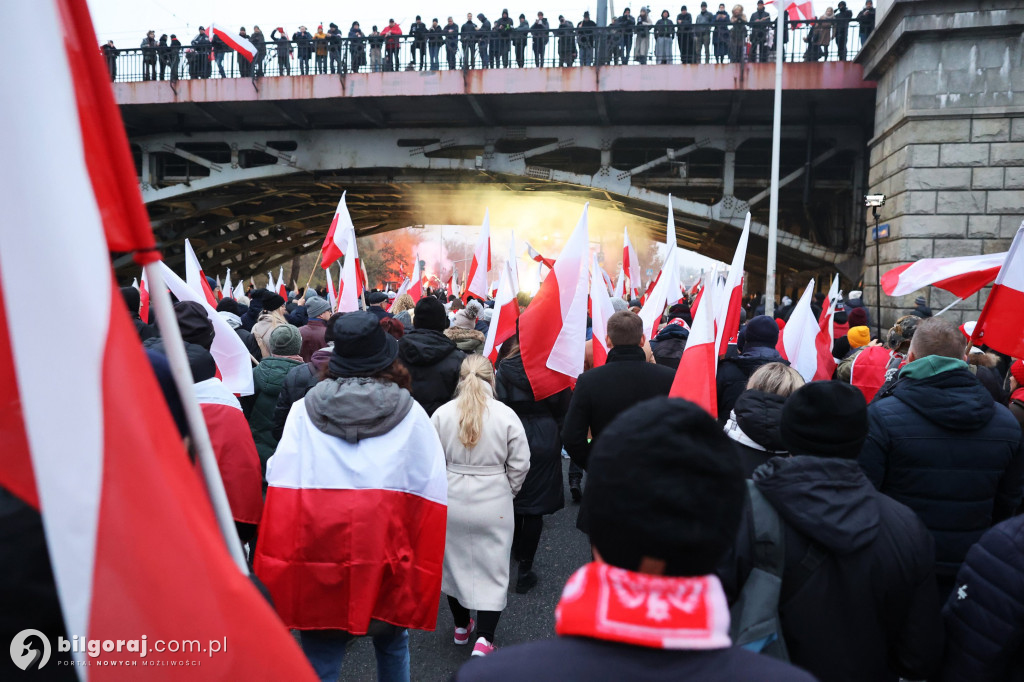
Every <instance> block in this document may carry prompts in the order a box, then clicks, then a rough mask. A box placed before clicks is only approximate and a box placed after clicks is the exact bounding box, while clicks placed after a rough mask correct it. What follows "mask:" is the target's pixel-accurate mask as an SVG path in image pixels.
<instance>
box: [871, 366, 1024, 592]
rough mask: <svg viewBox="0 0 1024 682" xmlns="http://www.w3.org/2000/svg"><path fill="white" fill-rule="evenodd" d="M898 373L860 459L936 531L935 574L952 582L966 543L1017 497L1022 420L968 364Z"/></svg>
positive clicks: (877, 409) (1022, 465) (876, 409)
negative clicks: (926, 373) (918, 375)
mask: <svg viewBox="0 0 1024 682" xmlns="http://www.w3.org/2000/svg"><path fill="white" fill-rule="evenodd" d="M906 371H907V369H906V368H904V369H903V370H902V372H906ZM902 372H901V378H900V379H899V380H898V381H896V383H895V384H893V386H892V388H891V389H890V390H889V392H888V394H887V395H883V396H881V397H880V398H879V399H876V400H875V401H874V402H872V403H871V405H870V406H869V407H868V424H869V431H868V439H867V441H866V442H865V443H864V449H863V451H862V452H861V455H860V464H861V466H862V467H863V468H864V473H866V474H867V477H868V478H869V479H870V480H871V482H872V483H874V484H875V487H876V488H878V489H879V490H881V491H882V492H883V493H885V494H886V495H889V496H890V497H892V498H893V499H895V500H897V501H899V502H902V503H903V504H905V505H907V506H908V507H910V508H911V509H913V510H914V511H915V512H917V514H918V516H920V517H921V520H922V521H924V525H925V526H927V527H928V529H929V530H930V531H931V532H932V535H933V536H934V537H935V557H936V560H937V573H938V574H939V576H940V579H941V578H943V577H944V578H946V579H947V580H951V579H952V577H953V576H954V575H955V574H956V571H957V568H958V567H959V566H960V562H962V561H963V559H964V556H965V555H966V554H967V550H968V549H969V548H970V546H971V545H973V544H974V543H975V542H977V541H978V539H979V538H980V537H981V535H982V534H983V533H984V532H985V531H986V530H988V529H989V528H990V527H991V526H992V524H993V523H996V522H998V521H1001V520H1003V519H1006V518H1009V517H1010V516H1011V515H1012V514H1013V513H1014V510H1015V509H1016V508H1017V505H1018V504H1019V503H1020V499H1021V478H1022V470H1024V453H1022V450H1021V430H1020V425H1018V424H1017V420H1015V419H1014V418H1013V415H1011V414H1010V412H1009V410H1007V409H1006V408H1005V407H1004V406H1002V405H997V404H996V403H995V402H994V401H993V400H992V396H990V395H989V393H988V391H986V390H985V388H984V387H983V386H982V385H981V384H980V383H979V382H978V380H977V379H976V378H975V377H974V375H973V374H971V373H970V372H969V371H968V370H967V369H954V370H948V371H945V372H939V373H938V374H935V375H933V376H930V377H927V378H922V379H912V378H909V377H906V376H902ZM943 596H945V595H943Z"/></svg>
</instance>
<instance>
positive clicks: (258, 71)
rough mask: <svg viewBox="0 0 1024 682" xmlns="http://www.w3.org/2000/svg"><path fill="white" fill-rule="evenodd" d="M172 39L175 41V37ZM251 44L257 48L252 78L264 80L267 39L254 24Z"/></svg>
mask: <svg viewBox="0 0 1024 682" xmlns="http://www.w3.org/2000/svg"><path fill="white" fill-rule="evenodd" d="M171 38H172V39H173V38H174V36H171ZM249 42H251V43H252V46H253V47H255V48H256V57H255V58H254V59H253V60H252V76H253V78H263V62H264V60H265V59H266V58H267V39H266V38H265V37H264V35H263V31H262V30H260V27H259V26H257V25H255V24H253V27H252V36H250V37H249Z"/></svg>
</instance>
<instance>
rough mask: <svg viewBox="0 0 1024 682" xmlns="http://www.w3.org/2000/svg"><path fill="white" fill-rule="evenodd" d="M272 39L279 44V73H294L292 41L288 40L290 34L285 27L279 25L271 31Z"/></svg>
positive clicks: (281, 74)
mask: <svg viewBox="0 0 1024 682" xmlns="http://www.w3.org/2000/svg"><path fill="white" fill-rule="evenodd" d="M278 34H280V35H278ZM270 39H271V40H273V41H274V44H275V45H277V75H279V76H290V75H291V73H292V59H291V55H292V43H291V41H290V40H288V35H287V34H286V33H285V32H284V29H283V28H281V27H280V26H278V27H277V28H275V29H274V30H273V31H271V32H270Z"/></svg>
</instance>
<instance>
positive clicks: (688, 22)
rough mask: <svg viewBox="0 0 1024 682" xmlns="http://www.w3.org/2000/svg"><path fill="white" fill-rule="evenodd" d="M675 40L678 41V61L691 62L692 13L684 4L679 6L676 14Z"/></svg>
mask: <svg viewBox="0 0 1024 682" xmlns="http://www.w3.org/2000/svg"><path fill="white" fill-rule="evenodd" d="M676 41H677V42H678V43H679V63H680V64H692V63H693V15H691V14H690V12H689V11H688V10H687V9H686V5H683V6H682V7H680V8H679V14H678V15H676Z"/></svg>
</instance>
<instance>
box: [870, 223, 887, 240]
mask: <svg viewBox="0 0 1024 682" xmlns="http://www.w3.org/2000/svg"><path fill="white" fill-rule="evenodd" d="M888 236H889V223H885V224H884V225H879V226H878V227H872V228H871V238H872V239H874V240H875V241H878V240H879V239H885V238H886V237H888Z"/></svg>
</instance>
